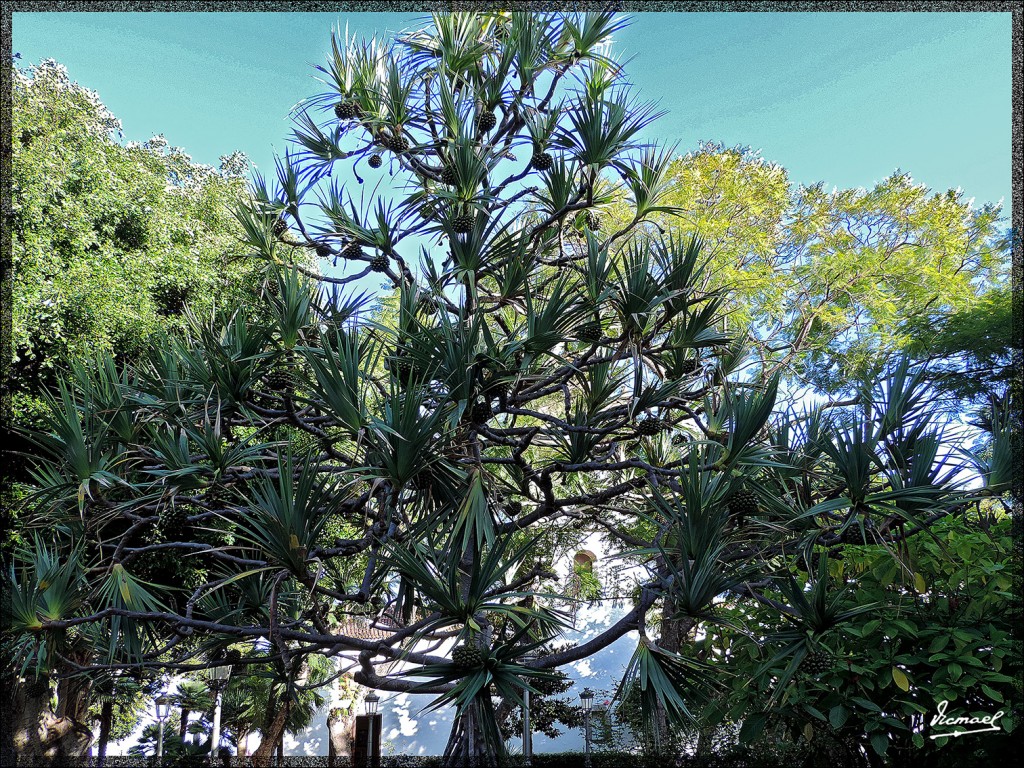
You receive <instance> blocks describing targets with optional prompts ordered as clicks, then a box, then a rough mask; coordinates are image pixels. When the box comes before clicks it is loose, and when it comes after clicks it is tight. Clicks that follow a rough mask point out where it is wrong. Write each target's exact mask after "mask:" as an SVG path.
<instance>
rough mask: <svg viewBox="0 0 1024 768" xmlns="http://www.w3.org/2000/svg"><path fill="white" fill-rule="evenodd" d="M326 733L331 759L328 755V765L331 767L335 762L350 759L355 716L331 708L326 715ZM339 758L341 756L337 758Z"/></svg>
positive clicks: (343, 762) (343, 761)
mask: <svg viewBox="0 0 1024 768" xmlns="http://www.w3.org/2000/svg"><path fill="white" fill-rule="evenodd" d="M327 733H328V737H329V740H330V746H331V752H332V753H333V759H330V758H331V756H330V755H329V756H328V758H329V759H328V763H327V764H328V766H330V767H331V768H333V767H334V766H335V765H337V763H339V762H341V763H342V764H343V765H344V764H346V763H345V760H348V762H351V761H352V747H353V742H354V738H355V718H354V717H353V716H352V715H346V714H342V713H341V710H331V712H330V714H328V715H327ZM339 758H341V759H340V760H339Z"/></svg>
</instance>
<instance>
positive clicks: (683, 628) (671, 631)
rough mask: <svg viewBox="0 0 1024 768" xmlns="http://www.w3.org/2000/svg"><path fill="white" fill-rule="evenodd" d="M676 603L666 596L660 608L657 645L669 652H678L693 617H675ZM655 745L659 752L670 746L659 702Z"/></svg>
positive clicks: (668, 731) (664, 715)
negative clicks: (659, 634) (659, 632)
mask: <svg viewBox="0 0 1024 768" xmlns="http://www.w3.org/2000/svg"><path fill="white" fill-rule="evenodd" d="M676 610H677V609H676V603H675V600H673V599H672V598H671V597H666V598H665V602H664V605H663V606H662V609H661V637H660V638H659V639H658V647H659V648H663V649H664V650H666V651H669V652H670V653H679V649H680V648H682V647H683V641H684V640H685V639H686V636H687V635H688V634H689V632H690V630H691V629H693V625H694V621H693V619H690V618H686V617H682V618H679V617H676V615H675V614H676ZM654 726H655V734H654V737H655V746H656V749H657V750H658V751H659V752H661V751H663V750H668V749H669V748H670V747H671V746H672V739H671V738H669V737H670V735H671V727H670V726H669V722H668V716H667V714H666V712H665V708H664V707H663V706H662V705H661V704H660V703H659V704H658V711H657V712H656V713H655V719H654Z"/></svg>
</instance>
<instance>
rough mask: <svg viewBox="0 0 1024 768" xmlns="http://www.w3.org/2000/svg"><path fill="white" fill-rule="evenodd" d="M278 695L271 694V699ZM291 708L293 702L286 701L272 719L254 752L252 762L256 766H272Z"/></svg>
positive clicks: (259, 767) (264, 767)
mask: <svg viewBox="0 0 1024 768" xmlns="http://www.w3.org/2000/svg"><path fill="white" fill-rule="evenodd" d="M276 698H277V697H275V696H273V695H271V699H276ZM290 708H291V702H290V701H286V702H285V704H284V706H283V707H281V709H279V710H278V711H277V712H276V713H275V714H274V718H273V720H271V721H270V725H268V726H267V727H266V728H265V729H264V731H263V738H262V739H261V740H260V745H259V746H258V747H256V750H255V751H254V752H253V753H252V764H253V766H254V768H270V765H271V762H272V760H273V757H274V750H275V749H276V748H277V746H278V744H279V743H280V742H281V737H282V736H283V735H284V728H285V725H286V724H287V721H288V711H289V709H290Z"/></svg>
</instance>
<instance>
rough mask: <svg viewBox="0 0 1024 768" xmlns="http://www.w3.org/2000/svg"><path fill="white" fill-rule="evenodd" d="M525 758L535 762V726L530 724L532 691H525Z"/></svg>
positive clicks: (528, 761) (527, 761)
mask: <svg viewBox="0 0 1024 768" xmlns="http://www.w3.org/2000/svg"><path fill="white" fill-rule="evenodd" d="M523 758H524V759H525V760H526V764H527V765H532V764H533V728H532V726H531V725H530V692H529V691H528V690H524V691H523Z"/></svg>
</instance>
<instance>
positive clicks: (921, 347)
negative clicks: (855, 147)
mask: <svg viewBox="0 0 1024 768" xmlns="http://www.w3.org/2000/svg"><path fill="white" fill-rule="evenodd" d="M667 177H668V178H667V180H666V181H665V182H664V184H665V190H664V198H663V202H664V203H665V204H666V205H671V206H674V207H675V210H673V211H672V212H670V213H669V212H666V213H663V214H660V215H658V216H657V217H656V219H657V221H658V224H659V226H662V227H664V228H665V229H667V230H669V231H672V230H675V231H680V232H689V231H698V232H700V233H701V237H702V238H703V239H704V243H705V251H706V252H707V253H708V254H710V255H711V257H712V260H713V263H714V265H715V270H714V274H715V277H716V281H717V284H718V285H720V286H721V287H723V288H725V289H727V290H728V292H729V302H728V303H729V305H730V308H731V309H732V314H731V316H730V322H731V323H733V324H734V327H745V326H749V327H750V328H751V330H752V332H753V333H754V336H755V338H756V339H757V340H758V341H759V342H760V344H761V345H762V346H763V347H765V348H768V347H771V348H773V349H774V350H778V348H779V347H780V345H781V344H783V343H788V344H790V345H791V347H790V349H789V354H788V358H787V363H788V365H787V366H786V367H787V370H788V372H789V374H790V375H792V376H793V377H794V378H795V379H796V380H798V381H802V382H804V383H806V384H810V385H812V386H814V387H816V388H818V389H821V390H824V391H829V392H835V391H842V390H844V389H847V388H848V386H849V384H850V382H851V380H852V379H859V380H864V379H870V378H871V376H872V371H873V370H877V369H878V368H879V367H880V366H881V365H883V364H884V362H885V360H886V359H888V358H889V357H890V356H891V355H892V354H894V353H897V352H912V353H914V354H915V355H917V356H918V357H920V358H941V359H943V360H946V361H947V363H946V365H945V368H943V370H944V372H945V373H946V374H950V373H957V372H960V373H966V375H964V376H961V377H960V378H959V379H957V380H955V381H952V382H951V384H950V386H948V387H947V391H951V392H953V393H954V394H957V395H962V396H967V397H970V396H975V395H977V394H979V393H980V392H983V391H986V389H988V387H989V386H990V385H991V384H993V383H998V382H1000V381H1005V380H1006V379H1007V378H1008V376H1009V373H1008V366H1009V360H1008V355H1007V351H1008V348H1009V347H1010V346H1011V345H1012V333H1011V331H1010V322H1009V319H1010V304H1009V290H1008V289H1009V268H1010V245H1009V241H1008V239H1007V238H1006V236H1005V233H1004V232H1003V231H1002V230H1001V227H1002V226H1003V225H1004V223H1005V221H1004V219H1002V218H1001V216H1002V210H1001V207H1000V206H999V205H997V204H983V205H980V206H976V205H975V203H974V201H973V200H971V199H968V198H967V197H966V196H965V195H964V193H963V192H962V191H960V190H948V191H946V192H936V191H932V190H930V189H929V188H928V187H927V186H925V185H923V184H919V183H915V182H914V180H913V179H912V178H911V176H910V174H908V173H905V172H902V171H899V170H897V171H895V172H894V173H893V174H892V175H890V176H889V177H888V178H886V179H883V180H882V181H880V182H879V183H877V184H876V185H875V186H874V187H873V188H872V189H832V190H831V191H830V190H829V189H828V188H827V187H826V184H824V183H817V184H812V185H808V186H804V185H795V184H792V183H791V181H790V179H789V177H788V174H787V171H786V169H785V168H783V167H782V166H780V165H778V164H776V163H772V162H770V161H769V160H767V159H765V158H763V157H761V156H760V155H759V154H758V153H756V152H753V151H751V150H750V149H748V148H745V147H725V146H723V145H721V144H714V143H705V144H703V145H701V147H700V148H699V149H697V150H696V151H693V152H690V153H688V154H686V155H683V156H679V157H676V158H675V159H674V160H672V162H671V164H670V165H669V166H668V173H667ZM629 215H632V214H631V211H630V210H629V206H623V208H622V209H621V210H620V209H619V208H617V207H616V208H615V210H614V217H615V220H616V221H618V220H620V219H624V218H625V217H626V216H629ZM974 349H978V353H977V354H976V355H974V356H972V350H974ZM763 352H764V354H765V355H766V356H770V353H769V352H768V350H767V349H764V350H763ZM947 378H948V376H947ZM971 382H973V385H972V383H971Z"/></svg>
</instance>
